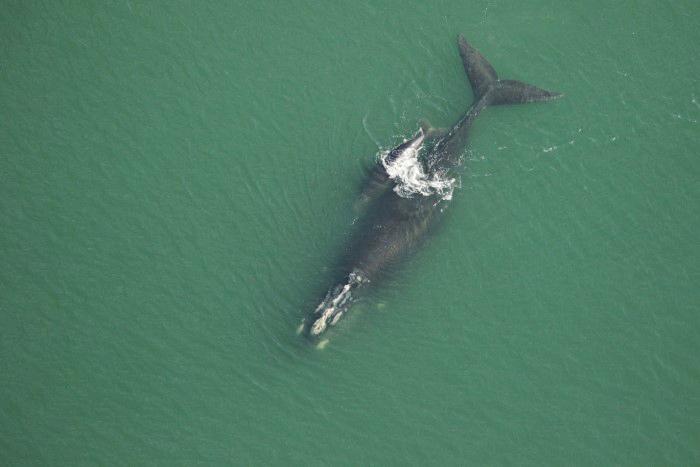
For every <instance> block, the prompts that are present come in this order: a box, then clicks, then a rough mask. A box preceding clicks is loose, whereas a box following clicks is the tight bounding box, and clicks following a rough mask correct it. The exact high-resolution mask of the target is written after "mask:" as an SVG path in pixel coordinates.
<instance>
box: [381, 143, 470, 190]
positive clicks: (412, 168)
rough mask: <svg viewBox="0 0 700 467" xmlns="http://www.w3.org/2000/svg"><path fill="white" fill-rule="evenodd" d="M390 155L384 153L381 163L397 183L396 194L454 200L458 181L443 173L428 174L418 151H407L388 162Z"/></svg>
mask: <svg viewBox="0 0 700 467" xmlns="http://www.w3.org/2000/svg"><path fill="white" fill-rule="evenodd" d="M388 155H389V152H384V153H382V154H381V155H380V156H381V161H382V165H384V169H385V170H386V172H387V174H389V177H390V178H391V179H392V180H394V182H395V183H396V186H395V187H394V191H395V192H396V194H398V195H399V196H401V197H404V198H411V197H413V196H416V195H421V196H430V195H438V196H439V197H440V198H442V199H444V200H450V199H452V192H453V191H454V188H455V186H456V185H457V180H456V179H454V178H450V177H447V176H446V175H445V174H444V173H441V172H434V173H428V174H426V173H425V170H424V168H423V164H421V162H420V160H419V151H418V150H417V149H414V148H409V149H406V150H405V151H403V152H402V153H401V155H400V156H399V157H397V158H396V159H394V160H388V158H387V156H388Z"/></svg>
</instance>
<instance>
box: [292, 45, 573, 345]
mask: <svg viewBox="0 0 700 467" xmlns="http://www.w3.org/2000/svg"><path fill="white" fill-rule="evenodd" d="M457 45H458V48H459V54H460V57H461V59H462V64H463V66H464V71H465V72H466V75H467V78H468V81H469V83H470V85H471V89H472V92H473V101H472V104H471V105H470V106H469V108H468V109H467V111H466V112H465V113H464V114H463V115H462V116H461V117H460V118H459V119H458V120H457V121H456V123H455V124H454V125H452V127H449V128H446V129H438V128H432V127H430V126H429V125H427V124H425V123H424V124H423V125H421V128H420V129H419V130H418V132H417V133H416V134H415V135H414V136H413V137H411V138H410V139H408V140H407V141H405V142H403V143H401V144H400V145H398V146H396V147H395V148H393V149H391V150H390V151H388V153H387V154H386V155H385V156H384V157H382V158H381V160H380V161H379V162H378V163H377V164H376V166H375V167H374V168H373V169H372V170H371V172H370V174H369V175H368V176H367V178H366V180H365V182H364V186H363V189H362V191H361V195H360V200H361V201H360V203H359V204H360V205H361V206H362V207H363V209H364V212H363V213H362V215H361V216H360V217H359V218H358V220H357V222H355V224H356V227H357V228H356V229H355V233H354V235H353V236H351V237H350V238H349V240H348V244H347V246H346V248H345V249H344V254H342V255H341V256H340V258H341V259H340V260H339V263H338V266H337V267H336V268H335V270H336V271H337V272H338V275H337V278H336V279H335V280H333V281H332V285H331V286H330V287H329V288H328V289H327V290H326V292H325V294H323V296H322V298H321V300H320V302H318V305H317V306H316V307H315V308H314V309H313V311H310V312H309V313H307V315H306V316H305V317H304V319H303V321H302V324H301V326H300V332H301V333H303V334H304V335H305V336H306V337H308V338H310V339H312V340H316V341H317V342H319V340H320V339H321V336H322V335H324V334H325V333H326V332H327V331H328V330H329V329H330V328H332V327H334V326H336V325H337V324H338V322H340V320H341V318H342V317H343V316H345V315H346V314H347V313H348V312H349V310H350V309H351V306H352V304H353V303H354V302H355V301H356V300H357V298H358V297H359V296H361V295H362V293H363V291H364V290H366V289H367V288H368V287H370V286H372V287H375V286H376V284H379V283H381V281H382V280H384V278H385V277H386V276H387V274H388V273H389V272H390V271H392V270H395V269H396V267H397V265H398V264H399V262H401V261H403V260H404V259H405V258H407V257H409V256H410V255H411V254H412V253H413V252H415V251H416V250H417V248H418V247H419V245H420V244H421V243H422V242H423V240H424V239H425V237H426V236H427V234H428V233H429V232H430V231H431V230H432V229H433V227H434V226H435V225H436V224H437V223H438V221H439V219H440V218H441V217H442V213H443V212H445V208H446V207H447V205H448V204H449V203H450V200H451V198H452V197H451V195H450V196H445V195H444V193H438V192H427V193H414V194H412V195H411V194H409V195H407V194H406V193H401V190H399V189H398V188H400V184H401V183H402V181H401V179H400V177H396V176H392V168H394V167H396V166H397V165H398V164H399V163H400V162H401V161H402V160H404V159H406V158H411V157H413V158H416V159H417V158H418V156H419V161H420V164H421V168H422V170H423V171H424V173H425V174H426V177H428V178H431V177H432V178H433V179H434V178H440V179H442V180H449V179H450V177H456V176H457V175H458V171H459V170H460V168H461V165H462V162H463V160H464V153H465V149H466V147H467V145H468V142H469V133H470V129H471V127H472V125H473V124H474V121H475V120H476V119H477V117H478V116H479V114H480V113H481V112H482V111H483V110H484V109H485V108H486V107H488V106H493V105H505V104H525V103H535V102H545V101H549V100H552V99H556V98H559V97H561V96H562V94H561V93H560V92H556V91H550V90H546V89H543V88H539V87H536V86H533V85H530V84H526V83H524V82H521V81H515V80H503V79H500V78H499V77H498V74H497V73H496V71H495V70H494V68H493V66H491V64H490V63H489V62H488V61H487V60H486V58H485V57H484V56H483V55H482V54H481V53H480V52H479V51H478V50H477V49H476V48H475V47H474V46H473V45H472V44H470V43H469V42H468V41H467V40H466V39H465V38H464V36H463V35H461V34H460V35H458V36H457Z"/></svg>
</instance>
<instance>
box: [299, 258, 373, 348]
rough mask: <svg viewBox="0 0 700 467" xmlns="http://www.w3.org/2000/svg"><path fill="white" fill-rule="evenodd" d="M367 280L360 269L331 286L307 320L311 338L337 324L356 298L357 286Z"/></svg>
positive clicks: (307, 332) (307, 331)
mask: <svg viewBox="0 0 700 467" xmlns="http://www.w3.org/2000/svg"><path fill="white" fill-rule="evenodd" d="M365 282H368V279H366V278H365V277H364V275H363V274H362V273H361V272H360V271H359V270H354V271H353V272H351V273H350V274H348V275H347V276H346V277H345V278H344V279H343V281H341V282H340V283H339V284H337V285H336V286H334V287H332V288H330V289H329V290H328V292H326V295H325V296H324V298H323V300H321V303H320V304H319V305H318V306H317V307H316V309H315V310H314V312H313V313H311V315H310V316H309V317H308V318H307V319H306V320H305V324H304V325H303V329H304V332H305V334H306V335H307V336H308V337H311V338H315V337H319V336H320V335H321V334H323V333H324V332H326V331H327V330H328V329H329V328H331V327H332V326H335V324H336V323H337V322H338V321H339V320H340V318H342V317H343V315H344V314H345V313H346V312H347V309H348V307H349V306H350V304H351V303H352V302H353V301H354V300H355V298H356V292H357V288H358V287H360V286H361V285H362V284H363V283H365Z"/></svg>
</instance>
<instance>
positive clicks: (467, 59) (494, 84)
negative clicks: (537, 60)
mask: <svg viewBox="0 0 700 467" xmlns="http://www.w3.org/2000/svg"><path fill="white" fill-rule="evenodd" d="M457 43H458V45H459V54H460V55H461V56H462V64H463V65H464V71H466V72H467V76H468V77H469V82H470V83H471V86H472V90H473V91H474V101H475V102H479V101H482V99H483V105H495V104H524V103H528V102H543V101H548V100H551V99H556V98H557V97H561V96H562V94H561V93H558V92H555V91H547V90H546V89H542V88H538V87H536V86H532V85H530V84H526V83H522V82H520V81H513V80H499V79H498V74H497V73H496V70H494V69H493V67H492V66H491V64H490V63H489V62H488V60H486V58H484V56H483V55H481V53H480V52H479V51H478V50H477V49H476V48H475V47H474V46H473V45H471V44H470V43H469V42H467V40H466V39H465V38H464V36H462V35H461V34H460V35H459V36H457Z"/></svg>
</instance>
